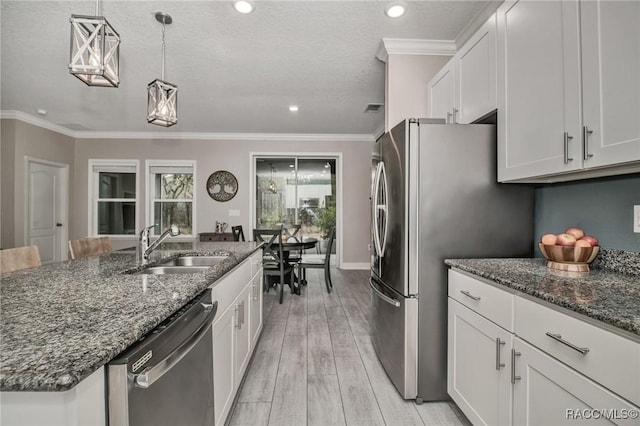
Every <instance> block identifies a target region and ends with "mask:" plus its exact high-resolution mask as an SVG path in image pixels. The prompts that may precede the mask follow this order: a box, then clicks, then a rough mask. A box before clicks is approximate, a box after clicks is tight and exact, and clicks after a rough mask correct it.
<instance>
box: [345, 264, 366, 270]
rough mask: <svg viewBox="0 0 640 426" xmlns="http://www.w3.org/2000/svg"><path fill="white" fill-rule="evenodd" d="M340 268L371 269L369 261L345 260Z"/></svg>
mask: <svg viewBox="0 0 640 426" xmlns="http://www.w3.org/2000/svg"><path fill="white" fill-rule="evenodd" d="M340 269H363V270H367V269H371V264H370V263H365V262H360V263H358V262H345V263H343V264H342V265H341V266H340Z"/></svg>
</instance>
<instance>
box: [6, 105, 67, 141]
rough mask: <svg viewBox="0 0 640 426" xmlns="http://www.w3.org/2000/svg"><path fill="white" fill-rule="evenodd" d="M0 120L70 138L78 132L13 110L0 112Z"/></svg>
mask: <svg viewBox="0 0 640 426" xmlns="http://www.w3.org/2000/svg"><path fill="white" fill-rule="evenodd" d="M0 119H8V120H19V121H22V122H24V123H27V124H31V125H33V126H36V127H41V128H43V129H47V130H51V131H52V132H56V133H60V134H63V135H65V136H69V137H71V138H75V137H76V134H77V133H78V132H76V131H74V130H71V129H67V128H66V127H64V126H61V125H59V124H55V123H52V122H50V121H48V120H45V119H43V118H40V117H36V116H34V115H31V114H27V113H24V112H22V111H13V110H6V111H5V110H0Z"/></svg>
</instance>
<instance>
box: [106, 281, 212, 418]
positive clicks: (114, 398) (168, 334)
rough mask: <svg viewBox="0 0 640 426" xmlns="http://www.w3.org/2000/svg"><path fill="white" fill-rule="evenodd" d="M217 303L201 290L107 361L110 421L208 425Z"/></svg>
mask: <svg viewBox="0 0 640 426" xmlns="http://www.w3.org/2000/svg"><path fill="white" fill-rule="evenodd" d="M217 307H218V303H217V302H213V301H212V300H211V289H207V290H205V291H204V292H203V293H201V294H200V295H199V296H197V297H196V298H194V299H193V300H191V301H190V302H189V303H187V304H186V305H185V306H184V307H182V308H181V309H180V310H179V311H178V312H176V313H175V314H173V315H172V316H171V317H169V318H167V319H166V320H165V321H163V322H162V323H161V324H160V325H158V326H157V327H156V328H155V329H154V330H152V331H151V332H150V333H148V334H147V335H145V336H144V337H143V338H141V339H140V340H139V341H138V342H136V343H135V344H133V345H132V346H130V347H129V348H127V349H126V350H125V351H124V352H122V353H121V354H120V355H118V356H117V357H116V358H115V359H113V360H112V361H111V362H110V363H109V364H108V368H107V371H108V372H107V381H108V388H109V392H108V394H109V396H108V404H109V425H110V426H139V425H140V426H141V425H153V426H161V425H167V426H177V425H180V426H192V425H193V426H203V425H213V422H214V417H213V410H214V407H213V346H212V335H211V324H212V323H213V318H214V317H215V315H216V310H217Z"/></svg>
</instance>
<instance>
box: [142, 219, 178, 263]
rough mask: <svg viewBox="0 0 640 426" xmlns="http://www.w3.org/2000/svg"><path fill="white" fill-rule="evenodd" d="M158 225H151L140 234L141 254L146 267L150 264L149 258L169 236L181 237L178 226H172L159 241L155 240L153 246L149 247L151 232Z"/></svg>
mask: <svg viewBox="0 0 640 426" xmlns="http://www.w3.org/2000/svg"><path fill="white" fill-rule="evenodd" d="M156 226H158V225H151V226H148V227H146V228H144V229H143V230H142V231H141V232H140V253H141V254H142V264H143V265H146V264H147V263H149V257H150V256H151V253H152V252H153V251H154V250H155V249H157V248H158V246H159V245H160V244H161V243H162V242H163V241H164V240H165V239H166V238H167V237H169V236H171V237H177V236H178V235H180V228H178V225H175V224H171V226H169V228H168V229H167V230H166V231H164V232H163V233H162V234H161V235H160V236H159V237H158V239H157V240H155V241H154V242H153V244H151V245H149V236H150V232H151V230H152V229H153V228H155V227H156Z"/></svg>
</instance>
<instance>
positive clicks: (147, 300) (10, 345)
mask: <svg viewBox="0 0 640 426" xmlns="http://www.w3.org/2000/svg"><path fill="white" fill-rule="evenodd" d="M259 247H260V245H259V244H257V243H255V242H210V243H209V242H207V243H200V242H195V243H165V244H163V245H161V246H160V248H159V249H158V250H156V251H155V252H153V253H152V257H151V259H150V263H149V265H146V267H151V266H154V265H156V264H160V263H162V262H165V261H167V260H169V259H171V258H175V257H178V256H183V255H220V254H228V256H227V258H226V259H224V260H223V261H221V262H220V263H218V264H217V265H215V266H213V267H211V268H209V269H208V270H206V271H205V272H200V273H192V274H166V275H149V274H140V273H137V272H139V271H140V270H141V269H142V268H143V267H141V266H139V259H138V255H137V252H136V250H123V251H116V252H113V253H110V254H107V255H103V256H95V257H89V258H85V259H80V260H76V261H67V262H60V263H55V264H49V265H44V266H41V267H39V268H33V269H28V270H23V271H16V272H13V273H9V274H3V275H2V277H1V278H0V280H1V282H0V303H1V305H0V336H1V341H0V390H1V391H2V394H1V396H2V399H3V405H4V403H5V402H6V401H8V400H11V398H12V397H13V396H15V395H18V394H22V393H24V394H27V393H29V394H32V395H37V394H38V393H44V394H56V393H60V394H65V393H69V392H72V391H73V390H75V389H76V387H79V386H78V385H79V384H83V383H85V382H87V381H90V380H87V379H91V378H92V377H94V376H97V377H99V378H100V377H102V376H103V372H101V371H100V370H101V369H102V367H103V366H104V365H105V364H107V363H108V362H109V361H110V360H111V359H113V358H114V357H115V356H116V355H118V354H119V353H120V352H122V351H123V350H124V349H126V348H127V347H128V346H130V345H131V344H133V343H134V342H136V341H137V340H138V339H140V338H141V337H143V336H144V335H145V334H147V333H148V332H149V331H151V330H152V329H153V328H154V327H155V326H157V325H158V324H160V323H161V322H162V321H163V320H165V319H166V318H167V317H169V316H170V315H172V314H173V313H174V312H176V311H177V310H179V309H180V308H181V307H182V306H183V305H185V303H187V302H188V301H190V300H191V299H193V298H194V297H195V296H197V295H198V294H200V293H201V292H202V291H203V290H205V289H206V288H208V287H212V289H214V291H215V287H216V285H217V283H218V282H219V281H221V279H222V278H223V277H225V276H226V275H227V273H228V272H230V271H232V270H234V269H235V268H236V266H237V265H239V264H240V263H242V262H243V261H244V260H245V259H247V258H249V257H250V256H251V255H252V254H253V253H254V252H255V251H256V250H257V249H258V248H259ZM100 391H102V392H103V393H104V387H102V389H100ZM25 408H27V407H25ZM3 411H4V410H3ZM103 417H104V415H103Z"/></svg>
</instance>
